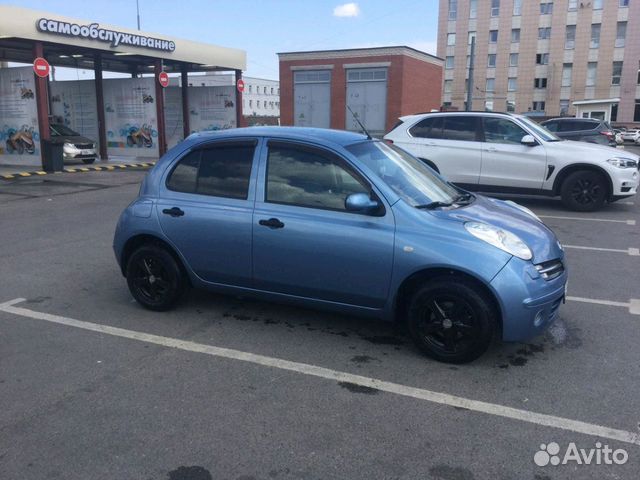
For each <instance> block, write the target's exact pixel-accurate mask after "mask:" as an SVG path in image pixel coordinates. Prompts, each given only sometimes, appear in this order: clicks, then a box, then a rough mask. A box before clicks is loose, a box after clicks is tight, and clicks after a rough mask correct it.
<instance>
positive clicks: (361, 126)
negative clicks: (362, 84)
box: [347, 105, 372, 140]
mask: <svg viewBox="0 0 640 480" xmlns="http://www.w3.org/2000/svg"><path fill="white" fill-rule="evenodd" d="M347 109H348V110H349V111H350V112H351V115H353V119H354V120H355V121H356V122H358V125H360V128H361V129H362V131H363V132H364V133H366V134H367V140H372V138H371V135H369V132H368V131H367V129H366V128H364V125H363V124H362V122H361V121H360V119H359V118H358V116H357V115H356V114H355V113H353V110H351V107H350V106H349V105H347Z"/></svg>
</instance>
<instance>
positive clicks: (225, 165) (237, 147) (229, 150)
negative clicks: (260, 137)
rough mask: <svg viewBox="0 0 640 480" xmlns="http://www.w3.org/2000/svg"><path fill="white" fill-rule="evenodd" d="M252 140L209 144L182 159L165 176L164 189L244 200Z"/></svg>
mask: <svg viewBox="0 0 640 480" xmlns="http://www.w3.org/2000/svg"><path fill="white" fill-rule="evenodd" d="M254 151H255V142H247V143H235V142H234V143H229V144H221V145H211V146H206V147H204V148H200V149H197V150H194V151H192V152H190V153H189V154H187V155H186V156H185V157H184V158H182V159H181V160H180V161H179V162H178V164H177V165H176V167H175V168H174V169H173V171H172V172H171V174H170V175H169V178H168V179H167V188H168V189H169V190H174V191H177V192H183V193H196V194H200V195H209V196H213V197H224V198H235V199H243V200H246V199H247V197H248V195H249V179H250V177H251V168H252V166H253V155H254Z"/></svg>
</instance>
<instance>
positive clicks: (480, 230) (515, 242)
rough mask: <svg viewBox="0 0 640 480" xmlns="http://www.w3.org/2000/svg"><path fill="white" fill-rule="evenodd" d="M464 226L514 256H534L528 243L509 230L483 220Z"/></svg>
mask: <svg viewBox="0 0 640 480" xmlns="http://www.w3.org/2000/svg"><path fill="white" fill-rule="evenodd" d="M464 228H466V229H467V232H469V233H470V234H471V235H473V236H474V237H476V238H479V239H480V240H484V241H485V242H487V243H488V244H489V245H493V246H494V247H496V248H499V249H500V250H502V251H504V252H507V253H509V254H511V255H513V256H514V257H518V258H521V259H522V260H531V258H532V257H533V255H532V253H531V250H530V249H529V247H528V246H527V244H526V243H524V242H523V241H522V240H520V237H518V236H517V235H515V234H513V233H511V232H509V231H508V230H504V229H502V228H499V227H496V226H494V225H490V224H488V223H481V222H466V223H465V224H464Z"/></svg>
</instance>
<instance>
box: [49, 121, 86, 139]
mask: <svg viewBox="0 0 640 480" xmlns="http://www.w3.org/2000/svg"><path fill="white" fill-rule="evenodd" d="M51 133H52V134H53V135H58V136H65V137H79V136H80V134H79V133H78V132H74V131H73V130H71V129H70V128H69V127H65V126H64V125H60V124H59V123H55V124H53V125H51Z"/></svg>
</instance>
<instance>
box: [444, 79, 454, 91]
mask: <svg viewBox="0 0 640 480" xmlns="http://www.w3.org/2000/svg"><path fill="white" fill-rule="evenodd" d="M452 87H453V80H445V81H444V93H451V88H452Z"/></svg>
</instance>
